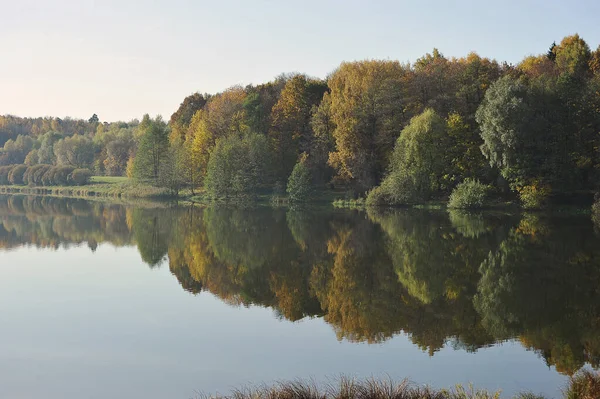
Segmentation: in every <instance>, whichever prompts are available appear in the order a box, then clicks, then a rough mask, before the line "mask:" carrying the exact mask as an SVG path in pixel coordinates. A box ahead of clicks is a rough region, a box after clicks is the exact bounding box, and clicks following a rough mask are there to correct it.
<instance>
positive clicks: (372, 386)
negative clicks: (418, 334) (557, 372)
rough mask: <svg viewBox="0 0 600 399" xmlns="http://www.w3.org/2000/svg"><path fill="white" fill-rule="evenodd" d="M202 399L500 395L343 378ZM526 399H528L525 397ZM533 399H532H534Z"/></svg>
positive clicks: (488, 398) (481, 398)
mask: <svg viewBox="0 0 600 399" xmlns="http://www.w3.org/2000/svg"><path fill="white" fill-rule="evenodd" d="M198 397H199V398H231V399H500V392H493V393H490V392H487V391H483V390H477V389H474V388H473V387H468V388H465V387H462V386H457V387H455V388H453V389H444V390H435V389H432V388H429V387H421V386H416V385H414V384H411V383H409V382H408V381H407V380H404V381H401V382H399V383H398V382H394V381H392V380H391V379H387V380H375V379H367V380H355V379H351V378H341V379H340V380H339V381H338V382H337V383H332V384H328V385H325V386H319V385H317V384H316V383H315V382H314V381H301V380H297V381H289V382H279V383H276V384H275V385H272V386H266V385H263V386H260V387H255V388H244V389H239V390H235V391H233V392H232V393H231V394H230V395H228V396H219V395H216V396H214V395H200V396H198ZM522 398H523V399H525V398H527V397H526V396H522ZM532 398H533V397H532Z"/></svg>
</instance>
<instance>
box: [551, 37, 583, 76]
mask: <svg viewBox="0 0 600 399" xmlns="http://www.w3.org/2000/svg"><path fill="white" fill-rule="evenodd" d="M555 52H556V59H555V62H556V65H557V66H558V68H559V70H560V71H561V72H563V73H568V74H570V75H573V76H583V75H584V74H585V73H586V72H587V71H588V70H589V65H588V63H589V61H590V57H591V51H590V47H589V46H588V44H587V43H586V42H585V40H583V39H582V38H581V37H579V35H577V34H575V35H573V36H567V37H565V38H564V39H563V40H562V41H561V42H560V44H559V45H558V46H556V47H555Z"/></svg>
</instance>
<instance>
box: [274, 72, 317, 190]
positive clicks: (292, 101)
mask: <svg viewBox="0 0 600 399" xmlns="http://www.w3.org/2000/svg"><path fill="white" fill-rule="evenodd" d="M326 90H327V86H326V85H325V83H324V82H321V81H319V80H315V79H310V78H307V77H306V76H305V75H296V76H294V77H292V78H291V79H289V80H288V81H287V82H286V84H285V87H284V88H283V90H282V92H281V95H280V97H279V101H277V104H275V106H274V107H273V110H272V126H271V129H270V130H269V139H270V141H271V145H272V148H273V153H274V154H275V167H276V175H277V178H278V179H279V180H280V181H282V180H283V181H285V180H286V179H287V178H288V176H289V175H290V173H291V171H292V169H293V167H294V164H295V163H296V161H297V160H298V155H300V153H302V152H308V151H310V150H311V148H312V147H313V145H314V141H315V138H314V134H313V132H312V129H311V124H310V120H311V111H312V108H313V107H314V106H317V105H318V104H319V102H320V101H321V99H322V98H323V94H324V93H325V91H326Z"/></svg>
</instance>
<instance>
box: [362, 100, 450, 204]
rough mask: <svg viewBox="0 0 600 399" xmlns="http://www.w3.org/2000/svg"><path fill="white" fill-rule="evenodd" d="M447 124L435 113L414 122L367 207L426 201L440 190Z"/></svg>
mask: <svg viewBox="0 0 600 399" xmlns="http://www.w3.org/2000/svg"><path fill="white" fill-rule="evenodd" d="M445 135H446V123H445V121H444V119H442V118H441V117H440V116H439V115H437V114H436V113H435V111H433V110H432V109H427V110H425V111H424V112H423V113H422V114H420V115H418V116H415V117H414V118H412V119H411V121H410V124H409V125H408V126H406V127H405V128H404V129H403V130H402V133H401V134H400V137H399V138H398V140H397V141H396V145H395V147H394V152H393V154H392V157H391V161H390V167H389V173H388V175H387V176H386V177H385V179H384V180H383V182H382V183H381V185H380V186H379V187H375V188H374V189H372V190H371V191H370V192H369V194H368V196H367V205H369V206H379V205H404V204H412V203H418V202H423V201H427V200H428V199H430V197H431V196H432V195H433V194H435V193H437V192H438V191H439V189H440V181H441V177H442V175H443V171H444V168H445V167H446V166H447V165H446V158H445V156H444V151H445V147H444V144H443V143H444V140H445Z"/></svg>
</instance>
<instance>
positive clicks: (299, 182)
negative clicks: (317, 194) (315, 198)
mask: <svg viewBox="0 0 600 399" xmlns="http://www.w3.org/2000/svg"><path fill="white" fill-rule="evenodd" d="M306 159H307V157H306V156H303V157H302V158H301V159H300V160H299V161H298V162H297V163H296V165H295V166H294V170H292V174H291V175H290V178H289V179H288V183H287V189H286V191H287V194H288V198H289V200H290V202H291V203H300V202H306V201H308V200H310V199H311V197H312V195H313V186H312V178H311V175H310V169H309V168H308V167H307V166H306Z"/></svg>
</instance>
